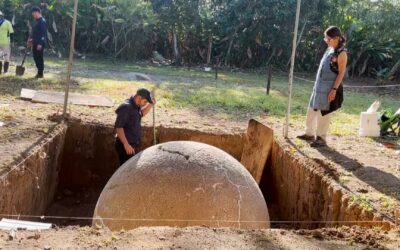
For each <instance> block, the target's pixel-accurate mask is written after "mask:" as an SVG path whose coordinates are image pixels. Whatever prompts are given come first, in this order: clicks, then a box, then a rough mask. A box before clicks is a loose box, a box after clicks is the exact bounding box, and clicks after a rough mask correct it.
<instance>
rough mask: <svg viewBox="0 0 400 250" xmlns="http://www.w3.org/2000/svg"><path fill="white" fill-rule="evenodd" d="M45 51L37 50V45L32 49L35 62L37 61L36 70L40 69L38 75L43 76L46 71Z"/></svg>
mask: <svg viewBox="0 0 400 250" xmlns="http://www.w3.org/2000/svg"><path fill="white" fill-rule="evenodd" d="M43 50H44V48H43V47H42V49H41V50H37V45H34V46H33V48H32V52H33V60H35V64H36V68H37V69H38V74H40V75H43V71H44V59H43Z"/></svg>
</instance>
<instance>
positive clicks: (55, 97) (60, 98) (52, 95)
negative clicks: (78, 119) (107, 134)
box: [32, 91, 113, 107]
mask: <svg viewBox="0 0 400 250" xmlns="http://www.w3.org/2000/svg"><path fill="white" fill-rule="evenodd" d="M32 101H33V102H40V103H57V104H64V93H62V92H53V91H38V92H36V93H35V95H34V96H33V98H32ZM68 103H70V104H75V105H84V106H97V107H112V106H113V102H112V100H111V99H110V98H108V97H104V96H95V95H83V94H77V93H70V94H69V97H68Z"/></svg>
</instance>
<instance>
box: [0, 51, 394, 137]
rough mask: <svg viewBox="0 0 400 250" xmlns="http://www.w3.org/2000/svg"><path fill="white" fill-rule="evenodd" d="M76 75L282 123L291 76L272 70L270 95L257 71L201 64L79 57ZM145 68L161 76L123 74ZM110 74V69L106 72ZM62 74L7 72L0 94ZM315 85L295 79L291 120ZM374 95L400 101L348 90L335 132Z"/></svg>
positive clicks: (96, 88) (386, 104) (114, 88)
mask: <svg viewBox="0 0 400 250" xmlns="http://www.w3.org/2000/svg"><path fill="white" fill-rule="evenodd" d="M46 64H47V66H48V67H49V68H50V69H53V70H54V69H60V70H65V68H66V61H65V60H59V59H52V58H50V59H48V60H47V61H46ZM74 69H75V70H76V71H75V72H76V74H75V76H76V77H77V78H78V80H79V81H80V82H81V83H83V84H80V85H79V86H75V87H73V88H72V91H77V92H87V93H91V94H96V93H97V94H101V95H108V96H111V97H112V98H113V99H114V100H116V103H118V102H120V101H122V100H123V99H124V98H126V97H127V96H128V95H130V93H129V92H130V89H132V92H133V91H134V89H135V88H137V87H139V86H146V87H149V88H156V90H157V91H156V93H157V97H158V99H159V105H160V106H161V107H163V108H180V107H188V108H193V109H198V108H201V109H211V110H213V111H214V112H216V113H224V114H225V115H229V116H231V117H232V118H235V117H238V116H239V117H240V116H248V115H254V116H257V115H260V114H267V115H268V116H269V117H270V118H271V119H275V120H281V121H282V122H283V119H284V116H285V112H286V105H287V77H286V76H284V75H282V74H280V75H274V76H273V81H272V87H271V93H270V95H266V94H265V83H266V77H265V75H262V74H257V73H238V72H235V73H232V72H227V71H223V72H220V73H219V79H218V80H215V75H214V72H203V71H201V70H199V69H191V70H190V71H189V70H188V69H187V68H177V67H167V66H163V67H158V66H151V65H145V64H130V63H123V62H119V63H112V62H110V61H103V62H100V61H94V60H76V61H75V67H74ZM128 72H141V73H147V74H150V75H152V76H154V77H155V78H156V79H159V80H158V81H157V83H156V84H150V83H143V82H138V81H131V80H127V79H126V78H124V77H123V74H124V73H128ZM108 73H110V74H108ZM63 84H64V82H63V81H62V74H61V76H60V74H50V75H49V76H48V77H47V79H45V80H40V81H37V80H33V79H31V78H30V76H26V77H24V78H16V77H12V76H8V77H6V78H2V79H1V80H0V94H2V95H5V94H12V95H18V94H19V90H20V88H21V87H33V88H38V89H56V90H62V89H63ZM312 87H313V84H312V83H310V82H306V81H301V80H295V81H294V85H293V101H292V121H293V122H295V123H303V122H304V118H305V114H306V110H307V105H308V101H309V97H310V94H311V90H312ZM375 100H380V101H381V102H382V108H384V109H386V108H391V109H393V110H397V109H398V108H399V107H400V100H399V99H398V98H397V99H395V97H390V96H387V95H386V96H385V95H381V94H379V93H376V92H375V91H374V89H371V92H370V93H359V92H357V91H347V90H345V103H344V107H343V108H342V109H341V110H340V111H338V112H336V114H335V118H334V120H333V124H332V129H331V132H332V133H334V134H335V133H337V134H342V135H343V134H352V133H356V132H357V128H358V123H359V114H360V112H361V111H365V110H366V109H367V108H368V107H369V105H371V103H372V102H373V101H375Z"/></svg>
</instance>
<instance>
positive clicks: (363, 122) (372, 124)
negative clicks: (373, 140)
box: [359, 101, 381, 137]
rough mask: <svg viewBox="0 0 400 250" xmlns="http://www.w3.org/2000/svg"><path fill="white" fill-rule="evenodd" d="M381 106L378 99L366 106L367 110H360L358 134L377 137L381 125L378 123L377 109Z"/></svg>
mask: <svg viewBox="0 0 400 250" xmlns="http://www.w3.org/2000/svg"><path fill="white" fill-rule="evenodd" d="M380 106H381V103H380V102H379V101H375V102H374V103H372V104H371V106H370V107H369V108H368V110H367V112H361V115H360V130H359V135H360V136H370V137H379V136H380V134H381V127H380V126H379V124H378V113H377V111H378V109H379V107H380Z"/></svg>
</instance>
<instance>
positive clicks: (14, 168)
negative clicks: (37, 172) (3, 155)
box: [0, 137, 55, 182]
mask: <svg viewBox="0 0 400 250" xmlns="http://www.w3.org/2000/svg"><path fill="white" fill-rule="evenodd" d="M54 138H55V137H52V138H51V139H50V140H48V141H47V142H51V141H53V140H54ZM42 146H43V144H39V145H36V146H34V147H33V148H32V149H31V153H29V154H28V155H27V156H26V157H25V158H24V159H22V160H21V161H20V162H19V163H18V164H16V165H14V166H13V167H12V168H11V169H10V170H9V171H8V172H6V173H4V174H2V175H1V176H0V179H1V180H2V181H3V182H4V181H5V179H6V178H7V177H8V175H9V174H11V172H13V171H15V170H17V169H19V168H20V166H22V165H24V164H25V163H26V161H27V160H28V159H29V158H31V157H32V156H33V155H35V154H37V153H38V152H39V151H41V149H42ZM43 153H44V155H45V156H44V157H43V156H42V155H40V156H39V157H40V158H42V159H44V158H45V157H46V156H47V155H46V153H45V152H43ZM24 169H28V168H26V167H24ZM28 170H29V169H28ZM29 172H30V173H32V171H29ZM32 174H33V173H32Z"/></svg>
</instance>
